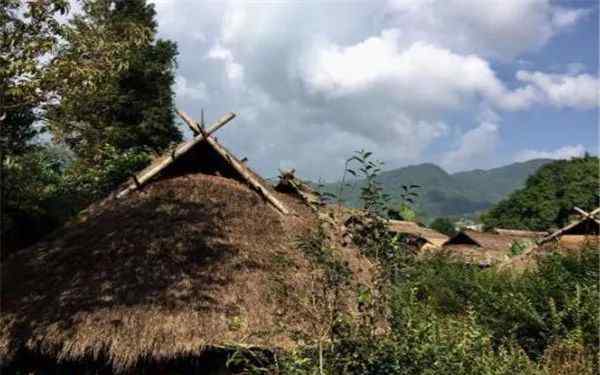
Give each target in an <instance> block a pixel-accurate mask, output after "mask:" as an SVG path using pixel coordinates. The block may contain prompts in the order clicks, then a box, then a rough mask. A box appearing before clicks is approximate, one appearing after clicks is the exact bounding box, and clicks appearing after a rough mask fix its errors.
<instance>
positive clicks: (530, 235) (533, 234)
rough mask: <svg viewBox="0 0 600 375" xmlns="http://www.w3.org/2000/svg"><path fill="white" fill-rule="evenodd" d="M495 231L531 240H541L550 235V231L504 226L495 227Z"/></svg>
mask: <svg viewBox="0 0 600 375" xmlns="http://www.w3.org/2000/svg"><path fill="white" fill-rule="evenodd" d="M493 232H494V233H496V234H500V235H504V236H510V237H516V238H526V239H531V240H539V239H542V238H544V237H545V236H547V235H548V232H541V231H531V230H520V229H502V228H494V230H493Z"/></svg>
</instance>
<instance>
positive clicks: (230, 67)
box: [207, 44, 244, 82]
mask: <svg viewBox="0 0 600 375" xmlns="http://www.w3.org/2000/svg"><path fill="white" fill-rule="evenodd" d="M207 57H208V58H209V59H214V60H221V61H223V63H224V64H225V72H226V74H227V78H228V79H229V80H230V81H234V82H235V81H241V80H242V79H243V78H244V66H243V65H241V64H239V63H238V62H236V61H235V58H234V57H233V53H232V52H231V50H229V49H227V48H225V47H223V46H222V45H220V44H216V45H214V46H213V47H212V48H211V49H210V50H209V51H208V55H207Z"/></svg>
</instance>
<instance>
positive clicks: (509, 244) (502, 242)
mask: <svg viewBox="0 0 600 375" xmlns="http://www.w3.org/2000/svg"><path fill="white" fill-rule="evenodd" d="M534 245H535V243H534V241H533V240H531V239H528V238H525V237H522V236H510V235H506V234H497V233H488V232H478V231H473V230H464V231H462V232H459V233H458V234H456V235H455V236H454V237H452V238H451V239H450V240H448V241H447V242H446V243H445V244H444V249H445V250H446V251H448V252H449V253H450V254H455V255H458V256H460V257H462V258H463V259H465V260H467V261H468V262H471V263H477V264H479V265H480V266H490V265H492V264H495V263H499V262H504V261H506V260H508V258H509V257H510V255H511V251H512V250H513V249H514V247H515V246H518V247H519V251H527V250H529V249H531V248H532V247H533V246H534Z"/></svg>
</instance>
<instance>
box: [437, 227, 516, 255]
mask: <svg viewBox="0 0 600 375" xmlns="http://www.w3.org/2000/svg"><path fill="white" fill-rule="evenodd" d="M514 241H515V237H512V236H507V235H501V234H495V233H486V232H478V231H474V230H469V229H467V230H463V231H461V232H460V233H458V234H457V235H455V236H454V237H452V238H451V239H449V240H448V241H447V242H446V243H445V244H444V246H450V245H467V246H475V247H479V248H482V249H488V250H500V251H506V250H507V249H510V247H511V246H512V244H513V242H514Z"/></svg>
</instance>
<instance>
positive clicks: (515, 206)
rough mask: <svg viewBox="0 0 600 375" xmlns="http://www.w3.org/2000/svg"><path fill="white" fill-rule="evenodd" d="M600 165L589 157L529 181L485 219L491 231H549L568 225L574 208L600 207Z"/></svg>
mask: <svg viewBox="0 0 600 375" xmlns="http://www.w3.org/2000/svg"><path fill="white" fill-rule="evenodd" d="M599 165H600V161H599V160H598V158H597V157H594V156H590V155H586V156H584V157H582V158H575V159H572V160H558V161H556V162H553V163H551V164H548V165H546V166H544V167H542V168H541V169H540V170H539V171H538V172H537V173H535V174H534V175H533V176H531V177H529V178H528V179H527V182H526V183H525V187H524V188H523V189H520V190H517V191H515V192H513V193H512V194H511V195H510V196H509V197H508V198H507V199H505V200H503V201H501V202H500V203H498V204H497V205H496V206H495V207H494V208H492V209H491V210H490V211H489V212H488V213H487V214H485V215H484V216H483V217H482V220H483V222H484V224H485V225H486V226H488V227H504V228H514V229H531V230H547V229H549V228H560V227H563V226H564V225H566V224H568V223H569V216H570V215H571V214H572V213H573V207H574V206H577V207H579V208H581V209H583V210H588V211H591V210H593V209H595V208H597V207H598V206H600V191H599V188H598V181H599V178H600V177H599Z"/></svg>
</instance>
